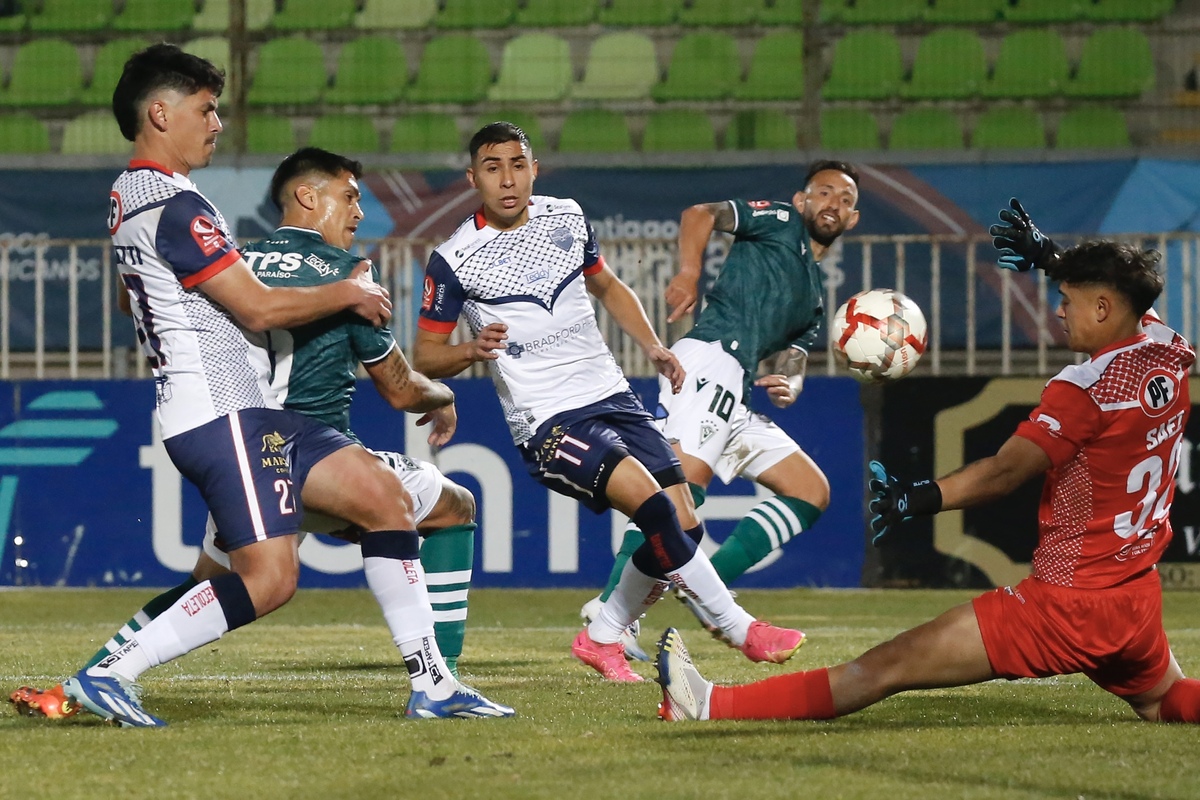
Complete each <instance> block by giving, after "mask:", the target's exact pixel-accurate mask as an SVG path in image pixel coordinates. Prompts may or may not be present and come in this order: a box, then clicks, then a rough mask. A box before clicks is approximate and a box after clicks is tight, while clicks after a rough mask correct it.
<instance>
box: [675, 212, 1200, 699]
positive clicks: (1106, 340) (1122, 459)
mask: <svg viewBox="0 0 1200 800" xmlns="http://www.w3.org/2000/svg"><path fill="white" fill-rule="evenodd" d="M1011 205H1012V210H1011V211H1010V210H1008V209H1006V210H1004V211H1003V212H1001V219H1002V220H1003V221H1004V223H1005V224H1003V225H995V226H993V227H992V230H991V233H992V235H993V236H994V237H995V243H996V246H997V247H998V248H1000V250H1001V255H1000V259H999V261H1000V265H1001V266H1003V267H1006V268H1009V269H1017V270H1020V271H1025V270H1028V269H1032V268H1039V269H1043V270H1045V271H1046V273H1047V274H1048V276H1049V277H1050V278H1051V279H1053V280H1055V281H1057V282H1059V288H1060V292H1061V294H1062V299H1061V301H1060V303H1059V307H1058V317H1059V319H1060V320H1061V321H1062V324H1063V327H1064V329H1065V330H1066V334H1067V342H1068V345H1069V346H1070V348H1071V349H1072V350H1073V351H1075V352H1078V353H1084V354H1086V355H1087V356H1089V358H1088V360H1086V361H1084V362H1083V363H1082V364H1077V365H1073V366H1069V367H1067V368H1065V369H1063V370H1062V371H1061V372H1060V373H1059V374H1058V375H1056V376H1055V377H1054V378H1052V379H1051V380H1050V382H1049V383H1047V384H1046V388H1045V389H1044V390H1043V392H1042V396H1041V400H1040V402H1039V404H1038V406H1037V408H1035V409H1034V410H1033V412H1032V413H1031V414H1030V416H1029V418H1028V419H1027V420H1025V421H1024V422H1022V423H1021V424H1020V425H1019V426H1018V427H1017V430H1016V432H1015V433H1014V435H1013V436H1012V437H1011V438H1010V439H1009V440H1008V441H1007V442H1005V444H1004V445H1003V446H1002V447H1001V448H1000V450H999V452H997V453H996V455H994V456H991V457H990V458H984V459H981V460H979V461H976V462H973V463H971V464H968V465H967V466H965V467H963V468H962V469H960V470H957V471H956V472H953V473H951V474H949V475H946V476H945V477H942V478H939V479H937V480H936V481H934V480H925V481H920V482H917V483H905V482H902V481H899V480H897V479H896V478H894V477H892V476H890V475H888V473H887V471H886V470H885V469H884V468H883V466H882V465H881V464H879V463H878V462H872V464H871V470H872V473H873V474H874V479H873V480H872V481H871V483H870V490H871V492H872V494H873V495H874V498H873V499H872V501H871V504H870V508H871V511H872V512H873V513H874V515H875V516H874V518H873V519H872V520H871V527H872V529H873V530H874V532H875V542H876V544H878V543H879V541H880V540H881V539H883V538H884V537H893V536H898V535H901V534H900V533H899V532H897V530H896V529H897V528H898V527H899V526H900V524H901V523H902V522H903V521H904V520H907V519H910V518H912V517H914V516H923V515H930V514H936V513H938V512H940V511H945V510H951V509H960V508H967V507H970V506H975V505H980V504H983V503H987V502H990V501H993V500H997V499H999V498H1001V497H1004V496H1005V495H1008V494H1010V493H1011V492H1012V491H1014V490H1015V489H1016V488H1017V487H1019V486H1020V485H1021V484H1023V483H1025V482H1026V481H1028V480H1029V479H1031V478H1033V477H1034V476H1036V475H1040V474H1043V473H1044V474H1045V486H1044V489H1043V492H1042V499H1041V505H1040V507H1039V510H1038V546H1037V549H1036V550H1035V551H1034V555H1033V574H1032V575H1031V576H1030V577H1028V578H1026V579H1025V580H1023V581H1021V582H1020V583H1018V584H1016V585H1015V586H1006V587H1003V588H999V589H995V590H993V591H990V592H988V593H986V594H983V595H981V596H979V597H977V598H975V599H974V600H973V601H972V602H969V603H965V604H963V605H960V606H957V607H955V608H952V609H950V610H949V611H946V612H945V613H943V614H942V615H941V616H939V617H937V618H936V619H933V620H931V621H930V622H927V623H925V624H923V625H920V626H918V627H916V628H913V629H912V630H909V631H905V632H904V633H902V634H900V635H899V636H897V637H896V638H895V639H892V640H890V641H888V642H884V643H883V644H880V645H878V646H876V647H874V648H872V649H871V650H868V651H867V652H866V653H864V654H863V655H861V656H859V657H858V658H856V659H854V660H853V661H850V662H847V663H844V664H839V665H837V666H834V667H829V668H828V669H818V670H811V671H808V672H797V673H792V674H790V675H784V676H780V677H776V678H770V679H767V680H764V681H759V682H757V683H751V684H746V685H743V686H731V687H721V686H714V685H713V684H711V683H710V682H708V681H707V680H705V679H704V678H703V677H701V675H700V673H699V672H698V671H697V670H696V668H695V666H694V665H693V663H692V661H691V658H690V657H689V656H688V653H687V649H686V648H685V647H684V644H683V641H682V639H681V638H680V636H679V633H678V632H677V631H675V630H674V629H668V630H667V632H666V633H665V634H664V635H663V638H662V641H660V642H659V653H658V670H659V682H660V683H661V684H662V686H663V702H662V705H661V706H660V707H659V715H660V716H662V717H663V718H664V719H669V720H681V719H830V718H833V717H840V716H843V715H845V714H850V713H853V712H855V711H858V710H860V709H862V708H865V707H867V706H869V705H872V704H873V703H877V702H879V701H880V700H883V699H884V698H886V697H890V696H891V695H894V694H897V693H899V692H903V691H907V690H910V689H932V688H942V687H950V686H964V685H967V684H974V683H981V682H983V681H988V680H992V679H995V678H1006V679H1009V680H1013V679H1017V678H1044V677H1049V676H1053V675H1066V674H1073V673H1083V674H1084V675H1086V676H1087V677H1088V678H1090V679H1091V680H1092V681H1093V682H1095V683H1096V684H1097V685H1098V686H1100V687H1101V688H1102V689H1104V690H1106V691H1108V692H1111V693H1112V694H1114V695H1116V696H1117V697H1120V698H1121V699H1123V700H1125V701H1126V702H1127V703H1129V705H1130V706H1131V707H1132V708H1133V710H1134V712H1135V713H1137V715H1138V716H1139V717H1141V718H1142V719H1145V720H1150V721H1159V722H1191V723H1197V722H1200V680H1197V679H1194V678H1186V677H1184V674H1183V671H1182V670H1181V669H1180V668H1179V665H1178V663H1176V661H1175V658H1174V656H1173V655H1172V653H1171V648H1170V645H1169V644H1168V642H1167V636H1166V633H1165V631H1164V630H1163V626H1162V587H1161V584H1160V581H1159V575H1158V568H1157V563H1158V560H1159V558H1161V556H1162V554H1163V552H1164V551H1165V550H1166V548H1167V545H1168V543H1169V542H1170V540H1171V522H1170V510H1171V500H1172V498H1173V497H1174V492H1175V473H1176V471H1177V468H1178V466H1179V459H1180V454H1181V448H1182V446H1183V432H1184V428H1185V427H1186V425H1187V419H1188V414H1189V412H1190V410H1191V399H1190V397H1189V393H1188V378H1187V373H1188V370H1189V368H1190V367H1191V365H1192V363H1193V362H1194V361H1195V356H1196V354H1195V352H1194V351H1193V350H1192V348H1191V346H1189V345H1188V343H1187V342H1186V341H1185V340H1184V339H1183V338H1182V337H1181V336H1179V335H1178V334H1177V333H1175V332H1174V331H1173V330H1171V329H1170V328H1168V327H1167V326H1166V325H1164V324H1163V323H1162V322H1161V321H1159V319H1158V317H1157V316H1155V315H1154V313H1153V312H1152V311H1151V310H1150V308H1151V305H1152V304H1153V303H1154V301H1155V300H1156V299H1157V298H1158V296H1159V294H1160V293H1161V292H1162V288H1163V278H1162V276H1161V275H1160V274H1159V272H1158V271H1157V268H1156V267H1157V263H1158V254H1157V253H1154V252H1144V251H1141V250H1140V249H1138V248H1136V247H1133V246H1131V245H1127V244H1118V243H1114V242H1092V243H1085V244H1081V245H1079V246H1077V247H1073V248H1071V249H1069V250H1065V251H1063V250H1062V249H1060V248H1059V247H1058V246H1056V245H1055V244H1054V242H1052V241H1051V240H1050V239H1048V238H1047V237H1045V236H1044V235H1042V234H1041V233H1040V232H1039V231H1038V229H1037V227H1036V226H1035V225H1034V224H1033V222H1032V221H1031V220H1030V219H1029V216H1028V215H1027V214H1026V213H1025V211H1024V209H1022V208H1021V205H1020V203H1018V202H1017V201H1016V200H1013V201H1012V204H1011Z"/></svg>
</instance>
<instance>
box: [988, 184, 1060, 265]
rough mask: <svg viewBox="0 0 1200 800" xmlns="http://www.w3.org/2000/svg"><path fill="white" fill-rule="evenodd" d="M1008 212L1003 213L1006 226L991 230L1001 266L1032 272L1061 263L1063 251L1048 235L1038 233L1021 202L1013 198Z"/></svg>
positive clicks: (1002, 217)
mask: <svg viewBox="0 0 1200 800" xmlns="http://www.w3.org/2000/svg"><path fill="white" fill-rule="evenodd" d="M1008 204H1009V206H1010V207H1011V210H1010V209H1008V208H1005V209H1002V210H1001V211H1000V220H1001V222H1003V223H1004V224H1003V225H1000V224H997V225H993V226H992V227H991V228H990V229H988V233H990V234H991V235H992V237H993V238H992V244H994V245H995V246H996V249H997V250H999V251H1000V257H999V258H998V259H997V263H999V265H1000V266H1001V267H1002V268H1004V269H1011V270H1016V271H1017V272H1028V271H1029V270H1031V269H1035V268H1036V269H1041V270H1045V269H1046V268H1047V267H1048V266H1050V265H1051V264H1053V263H1054V261H1056V260H1057V259H1058V256H1059V255H1060V254H1061V253H1062V248H1061V247H1059V246H1058V245H1056V244H1055V243H1054V240H1053V239H1051V238H1050V237H1049V236H1047V235H1046V234H1044V233H1042V232H1041V231H1039V230H1038V228H1037V226H1036V225H1034V224H1033V220H1031V219H1030V218H1029V214H1027V213H1025V209H1024V208H1022V207H1021V201H1020V200H1018V199H1017V198H1015V197H1014V198H1012V199H1011V200H1009V201H1008Z"/></svg>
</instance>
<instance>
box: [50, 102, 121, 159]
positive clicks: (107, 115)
mask: <svg viewBox="0 0 1200 800" xmlns="http://www.w3.org/2000/svg"><path fill="white" fill-rule="evenodd" d="M132 151H133V142H129V141H126V139H125V137H124V136H122V135H121V129H120V128H118V127H117V121H116V120H115V119H113V115H112V112H111V111H89V112H87V113H86V114H81V115H80V116H78V117H75V119H72V120H69V121H68V122H67V124H66V127H64V128H63V140H62V154H63V155H64V156H81V155H115V154H124V153H130V152H132Z"/></svg>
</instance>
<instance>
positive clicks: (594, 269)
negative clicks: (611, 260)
mask: <svg viewBox="0 0 1200 800" xmlns="http://www.w3.org/2000/svg"><path fill="white" fill-rule="evenodd" d="M604 267H605V264H604V256H600V258H598V259H596V263H595V264H592V265H591V266H590V267H584V269H583V274H584V275H589V276H591V275H597V274H599V273H600V272H601V271H602V270H603V269H604Z"/></svg>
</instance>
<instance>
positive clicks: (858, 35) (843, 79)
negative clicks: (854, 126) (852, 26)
mask: <svg viewBox="0 0 1200 800" xmlns="http://www.w3.org/2000/svg"><path fill="white" fill-rule="evenodd" d="M902 71H903V68H902V66H901V63H900V42H898V41H897V40H896V37H895V36H893V35H892V34H890V33H887V32H885V31H854V32H853V33H849V34H847V35H846V36H844V37H842V38H841V39H839V40H838V41H837V44H836V45H834V49H833V67H832V69H831V70H830V75H829V80H827V81H826V82H825V86H824V87H823V88H822V89H821V96H822V97H824V98H825V99H826V100H884V99H887V98H889V97H895V96H896V92H897V91H898V90H899V88H900V75H901V73H902Z"/></svg>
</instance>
